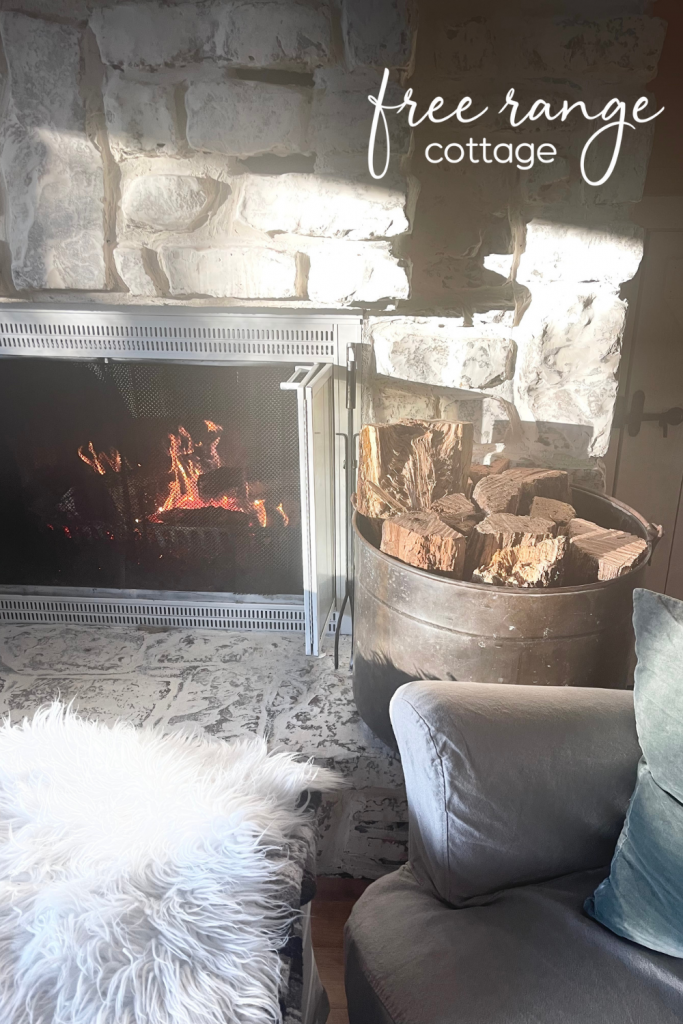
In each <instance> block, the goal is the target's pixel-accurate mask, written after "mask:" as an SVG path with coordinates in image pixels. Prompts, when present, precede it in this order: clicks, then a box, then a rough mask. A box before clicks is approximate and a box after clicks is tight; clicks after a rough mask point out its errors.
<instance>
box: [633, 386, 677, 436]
mask: <svg viewBox="0 0 683 1024" xmlns="http://www.w3.org/2000/svg"><path fill="white" fill-rule="evenodd" d="M644 409H645V392H644V391H634V392H633V395H632V396H631V408H630V409H629V411H628V412H627V413H626V415H625V416H624V418H623V420H622V422H621V423H620V424H619V426H625V427H626V428H627V429H628V433H629V437H637V436H638V434H639V433H640V426H641V424H642V423H644V422H645V421H656V422H657V423H659V425H660V427H661V428H662V436H663V437H668V436H669V427H677V426H679V425H680V424H681V423H683V409H682V408H681V407H680V406H679V405H673V406H672V407H671V408H670V409H666V410H665V412H644Z"/></svg>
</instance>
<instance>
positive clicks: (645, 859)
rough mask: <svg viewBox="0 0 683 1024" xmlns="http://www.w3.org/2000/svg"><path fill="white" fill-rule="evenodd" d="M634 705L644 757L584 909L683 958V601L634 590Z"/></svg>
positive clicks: (622, 931) (639, 939) (632, 936)
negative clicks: (602, 875) (612, 847)
mask: <svg viewBox="0 0 683 1024" xmlns="http://www.w3.org/2000/svg"><path fill="white" fill-rule="evenodd" d="M634 609H635V610H634V624H635V630H636V653H637V655H638V665H637V667H636V682H635V709H636V722H637V728H638V735H639V737H640V745H641V747H642V750H643V760H642V761H641V763H640V766H639V769H638V783H637V785H636V789H635V792H634V794H633V798H632V800H631V804H630V806H629V809H628V814H627V816H626V822H625V824H624V828H623V831H622V833H621V836H620V838H619V842H618V844H617V849H616V852H615V854H614V859H613V861H612V866H611V869H610V874H609V877H608V878H606V879H605V881H604V882H603V883H602V884H601V885H600V886H599V887H598V889H597V890H596V892H595V894H594V896H592V897H591V898H590V899H588V900H587V901H586V910H587V912H588V913H589V914H591V916H593V917H595V918H596V920H598V921H600V922H601V923H602V924H604V925H606V927H607V928H610V929H611V930H612V931H613V932H616V934H617V935H623V936H624V937H625V938H627V939H632V940H633V941H634V942H638V943H640V944H641V945H643V946H648V947H649V948H650V949H657V950H660V951H661V952H663V953H669V954H670V955H671V956H677V957H683V601H676V600H675V599H674V598H672V597H666V596H664V595H662V594H653V593H651V592H650V591H648V590H636V591H635V595H634Z"/></svg>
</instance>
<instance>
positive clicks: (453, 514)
mask: <svg viewBox="0 0 683 1024" xmlns="http://www.w3.org/2000/svg"><path fill="white" fill-rule="evenodd" d="M431 511H432V512H435V513H436V514H437V515H438V517H439V519H441V521H442V522H444V523H446V525H447V526H451V527H452V528H453V529H454V530H457V531H458V533H462V534H464V536H465V537H469V535H470V534H471V533H472V530H473V529H474V527H475V526H476V525H477V523H478V522H480V520H481V518H482V516H481V513H480V512H477V510H476V508H475V507H474V505H473V504H472V502H471V501H469V500H468V499H467V498H466V497H465V495H464V494H446V495H445V496H444V497H443V498H437V500H436V501H435V502H434V504H433V505H432V507H431Z"/></svg>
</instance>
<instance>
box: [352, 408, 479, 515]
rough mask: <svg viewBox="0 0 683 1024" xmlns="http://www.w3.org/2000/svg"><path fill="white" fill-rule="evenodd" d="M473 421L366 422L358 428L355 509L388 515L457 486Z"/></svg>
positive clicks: (463, 477) (425, 503) (418, 506)
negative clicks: (358, 452) (358, 449)
mask: <svg viewBox="0 0 683 1024" xmlns="http://www.w3.org/2000/svg"><path fill="white" fill-rule="evenodd" d="M472 436H473V426H472V424H471V423H457V422H454V421H451V420H399V421H398V422H397V423H368V424H366V425H365V426H364V427H363V428H362V430H361V432H360V459H359V468H358V492H357V499H356V502H357V508H358V511H359V512H360V513H361V514H362V515H364V516H368V517H369V518H374V519H388V518H390V517H392V516H396V515H401V514H403V513H406V512H413V511H421V510H425V509H428V508H429V507H430V506H431V505H432V504H433V503H434V501H436V500H437V499H438V498H441V497H443V496H444V495H447V494H453V493H454V492H456V491H460V492H462V491H463V490H464V485H465V483H466V481H467V474H468V470H469V466H470V462H471V458H472Z"/></svg>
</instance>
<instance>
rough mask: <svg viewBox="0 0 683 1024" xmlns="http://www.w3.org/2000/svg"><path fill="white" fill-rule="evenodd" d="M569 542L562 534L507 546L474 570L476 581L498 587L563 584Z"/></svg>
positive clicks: (553, 585)
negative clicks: (536, 541) (486, 563)
mask: <svg viewBox="0 0 683 1024" xmlns="http://www.w3.org/2000/svg"><path fill="white" fill-rule="evenodd" d="M567 543H568V542H567V538H566V537H565V536H560V537H549V538H546V539H545V540H541V541H540V542H539V543H538V544H520V545H518V546H517V547H512V548H503V550H502V551H496V553H495V555H494V556H493V558H492V559H491V561H490V562H489V563H488V565H483V566H481V568H479V569H475V570H474V572H473V573H472V582H473V583H489V584H493V585H494V586H498V587H561V586H562V582H563V577H564V560H565V553H566V550H567Z"/></svg>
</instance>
